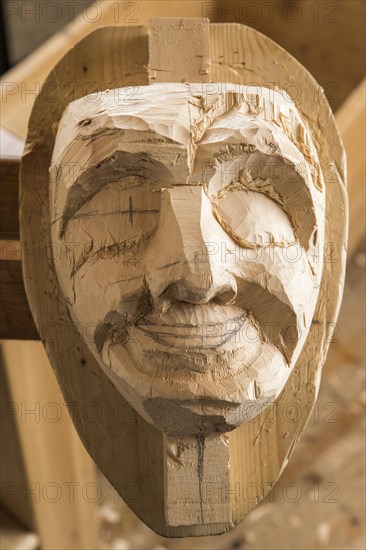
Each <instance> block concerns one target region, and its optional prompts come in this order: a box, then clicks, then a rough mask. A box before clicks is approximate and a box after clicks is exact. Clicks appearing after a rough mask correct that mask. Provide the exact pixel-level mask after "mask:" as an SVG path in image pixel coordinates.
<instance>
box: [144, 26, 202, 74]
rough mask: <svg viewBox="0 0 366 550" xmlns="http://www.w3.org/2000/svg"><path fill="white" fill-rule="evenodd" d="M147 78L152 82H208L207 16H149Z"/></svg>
mask: <svg viewBox="0 0 366 550" xmlns="http://www.w3.org/2000/svg"><path fill="white" fill-rule="evenodd" d="M149 54H150V58H149V80H150V83H151V84H153V83H154V82H210V65H211V63H210V30H209V20H208V19H202V20H200V19H188V18H187V19H183V18H161V17H156V18H153V19H151V20H150V27H149Z"/></svg>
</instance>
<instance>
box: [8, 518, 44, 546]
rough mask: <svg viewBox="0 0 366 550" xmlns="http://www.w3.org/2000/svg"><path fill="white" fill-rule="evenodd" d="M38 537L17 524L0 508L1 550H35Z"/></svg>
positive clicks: (38, 542) (38, 541) (37, 544)
mask: <svg viewBox="0 0 366 550" xmlns="http://www.w3.org/2000/svg"><path fill="white" fill-rule="evenodd" d="M39 545H40V540H39V536H38V535H37V534H36V533H32V532H31V531H28V530H27V529H25V528H24V527H23V525H20V524H19V523H17V521H16V520H15V519H14V517H12V516H10V515H9V514H8V513H7V512H6V511H5V510H4V509H3V508H0V548H2V550H37V549H38V548H39Z"/></svg>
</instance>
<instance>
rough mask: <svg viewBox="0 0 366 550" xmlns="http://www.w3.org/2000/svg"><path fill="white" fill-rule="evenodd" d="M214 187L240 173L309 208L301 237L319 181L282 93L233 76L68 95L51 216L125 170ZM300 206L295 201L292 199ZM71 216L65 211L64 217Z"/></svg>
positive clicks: (304, 134)
mask: <svg viewBox="0 0 366 550" xmlns="http://www.w3.org/2000/svg"><path fill="white" fill-rule="evenodd" d="M132 174H134V175H140V176H142V177H144V178H150V179H152V180H161V181H162V183H164V182H166V183H167V184H168V183H170V184H172V185H182V184H185V183H189V184H192V185H195V184H198V185H199V184H202V183H203V182H204V183H207V176H208V175H209V177H210V179H212V182H213V184H214V186H216V189H217V190H218V191H219V187H220V185H225V184H228V183H230V178H231V179H232V178H233V177H235V178H239V179H240V181H242V183H243V185H249V186H251V188H253V185H254V186H256V190H259V191H261V192H266V193H268V192H269V194H270V195H271V196H272V197H273V198H275V197H277V199H278V200H279V202H281V203H282V205H285V207H286V204H287V203H288V207H289V208H288V211H289V213H291V210H293V215H292V216H291V217H294V216H296V215H297V213H298V212H297V213H296V208H297V210H298V206H299V204H300V202H301V203H302V208H303V209H305V210H306V212H307V222H306V224H305V225H307V229H306V231H305V235H304V238H305V240H307V239H308V238H309V237H310V234H311V232H312V231H313V228H314V226H315V225H316V214H315V211H314V204H315V203H316V202H317V201H318V195H319V193H318V190H319V189H321V188H322V175H321V170H320V168H319V163H318V158H317V153H316V151H315V148H314V146H313V144H312V140H311V137H310V135H309V134H308V131H307V129H306V126H305V124H304V122H303V121H302V119H301V117H300V115H299V113H298V111H297V109H296V107H295V105H294V103H293V102H292V101H291V100H290V98H289V97H288V96H286V94H284V93H282V92H281V93H280V92H277V91H273V90H269V89H266V88H253V87H247V86H239V85H234V84H221V83H218V84H217V83H213V84H166V83H165V84H153V85H150V86H141V87H138V88H136V89H133V88H132V87H128V88H120V89H117V90H109V91H108V90H107V91H105V92H103V93H99V94H92V95H90V96H86V97H83V98H81V99H79V100H77V101H74V102H72V103H71V104H69V106H68V107H67V109H66V110H65V113H64V115H63V117H62V120H61V122H60V125H59V131H58V133H57V136H56V142H55V148H54V154H53V159H52V166H51V195H52V196H53V201H52V202H53V204H54V205H55V208H56V212H55V213H54V214H55V215H56V214H58V215H64V216H65V215H66V217H70V216H72V215H73V213H74V212H75V211H76V210H77V209H78V208H80V206H81V205H82V204H83V203H84V202H86V200H88V199H89V198H90V197H91V196H93V195H94V194H95V193H96V192H98V191H99V190H100V189H101V188H102V187H103V186H104V185H106V184H108V183H111V182H113V181H118V180H121V178H124V177H126V176H128V175H132ZM296 205H297V206H296ZM66 221H67V220H66Z"/></svg>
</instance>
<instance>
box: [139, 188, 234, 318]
mask: <svg viewBox="0 0 366 550" xmlns="http://www.w3.org/2000/svg"><path fill="white" fill-rule="evenodd" d="M215 224H217V221H216V220H215V218H214V216H213V214H212V211H211V204H210V201H209V199H208V198H207V196H206V195H205V193H204V192H203V190H202V188H201V187H192V186H184V185H183V186H181V187H175V188H174V189H167V190H164V191H163V192H162V205H161V211H160V222H159V228H158V230H157V233H156V234H155V237H154V240H153V243H152V245H153V246H152V248H153V250H154V251H155V255H156V257H159V266H157V265H156V259H155V261H154V263H155V265H156V267H155V269H154V270H152V271H150V272H149V274H148V275H147V277H146V280H147V282H148V285H149V288H150V292H151V295H152V298H153V300H154V302H155V307H157V308H159V309H163V310H166V309H167V308H169V307H170V305H172V304H173V303H175V302H177V301H181V302H188V303H191V304H204V303H207V302H209V301H214V302H218V303H221V304H228V303H231V302H232V301H233V299H234V298H235V296H236V291H237V288H236V281H235V279H234V277H233V276H232V275H230V273H228V272H227V271H226V270H225V265H223V264H222V263H221V259H220V254H218V253H217V250H218V249H219V247H218V246H217V244H218V243H213V242H212V240H213V230H212V228H213V227H214V226H215ZM213 245H215V246H213ZM214 252H215V253H214ZM150 254H151V252H150Z"/></svg>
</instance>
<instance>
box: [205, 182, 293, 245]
mask: <svg viewBox="0 0 366 550" xmlns="http://www.w3.org/2000/svg"><path fill="white" fill-rule="evenodd" d="M212 204H213V212H214V214H215V217H216V219H217V221H218V222H219V223H220V224H221V226H222V227H223V228H224V229H225V231H226V232H227V233H228V235H229V236H230V237H231V238H232V239H233V240H234V241H236V242H237V243H238V244H239V245H240V246H243V247H245V248H256V247H265V246H269V245H271V244H274V245H278V246H287V245H289V244H293V243H294V242H296V237H295V234H294V230H293V227H292V225H291V222H290V220H289V218H288V216H287V215H286V214H285V212H284V211H283V210H282V209H281V208H280V207H279V206H278V205H277V204H276V203H275V202H274V201H273V200H272V199H270V198H269V197H267V196H266V195H264V194H262V193H257V192H255V191H248V190H246V189H238V188H236V187H227V188H226V189H224V190H223V191H221V192H220V193H219V195H218V196H216V197H215V198H214V199H212Z"/></svg>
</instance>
